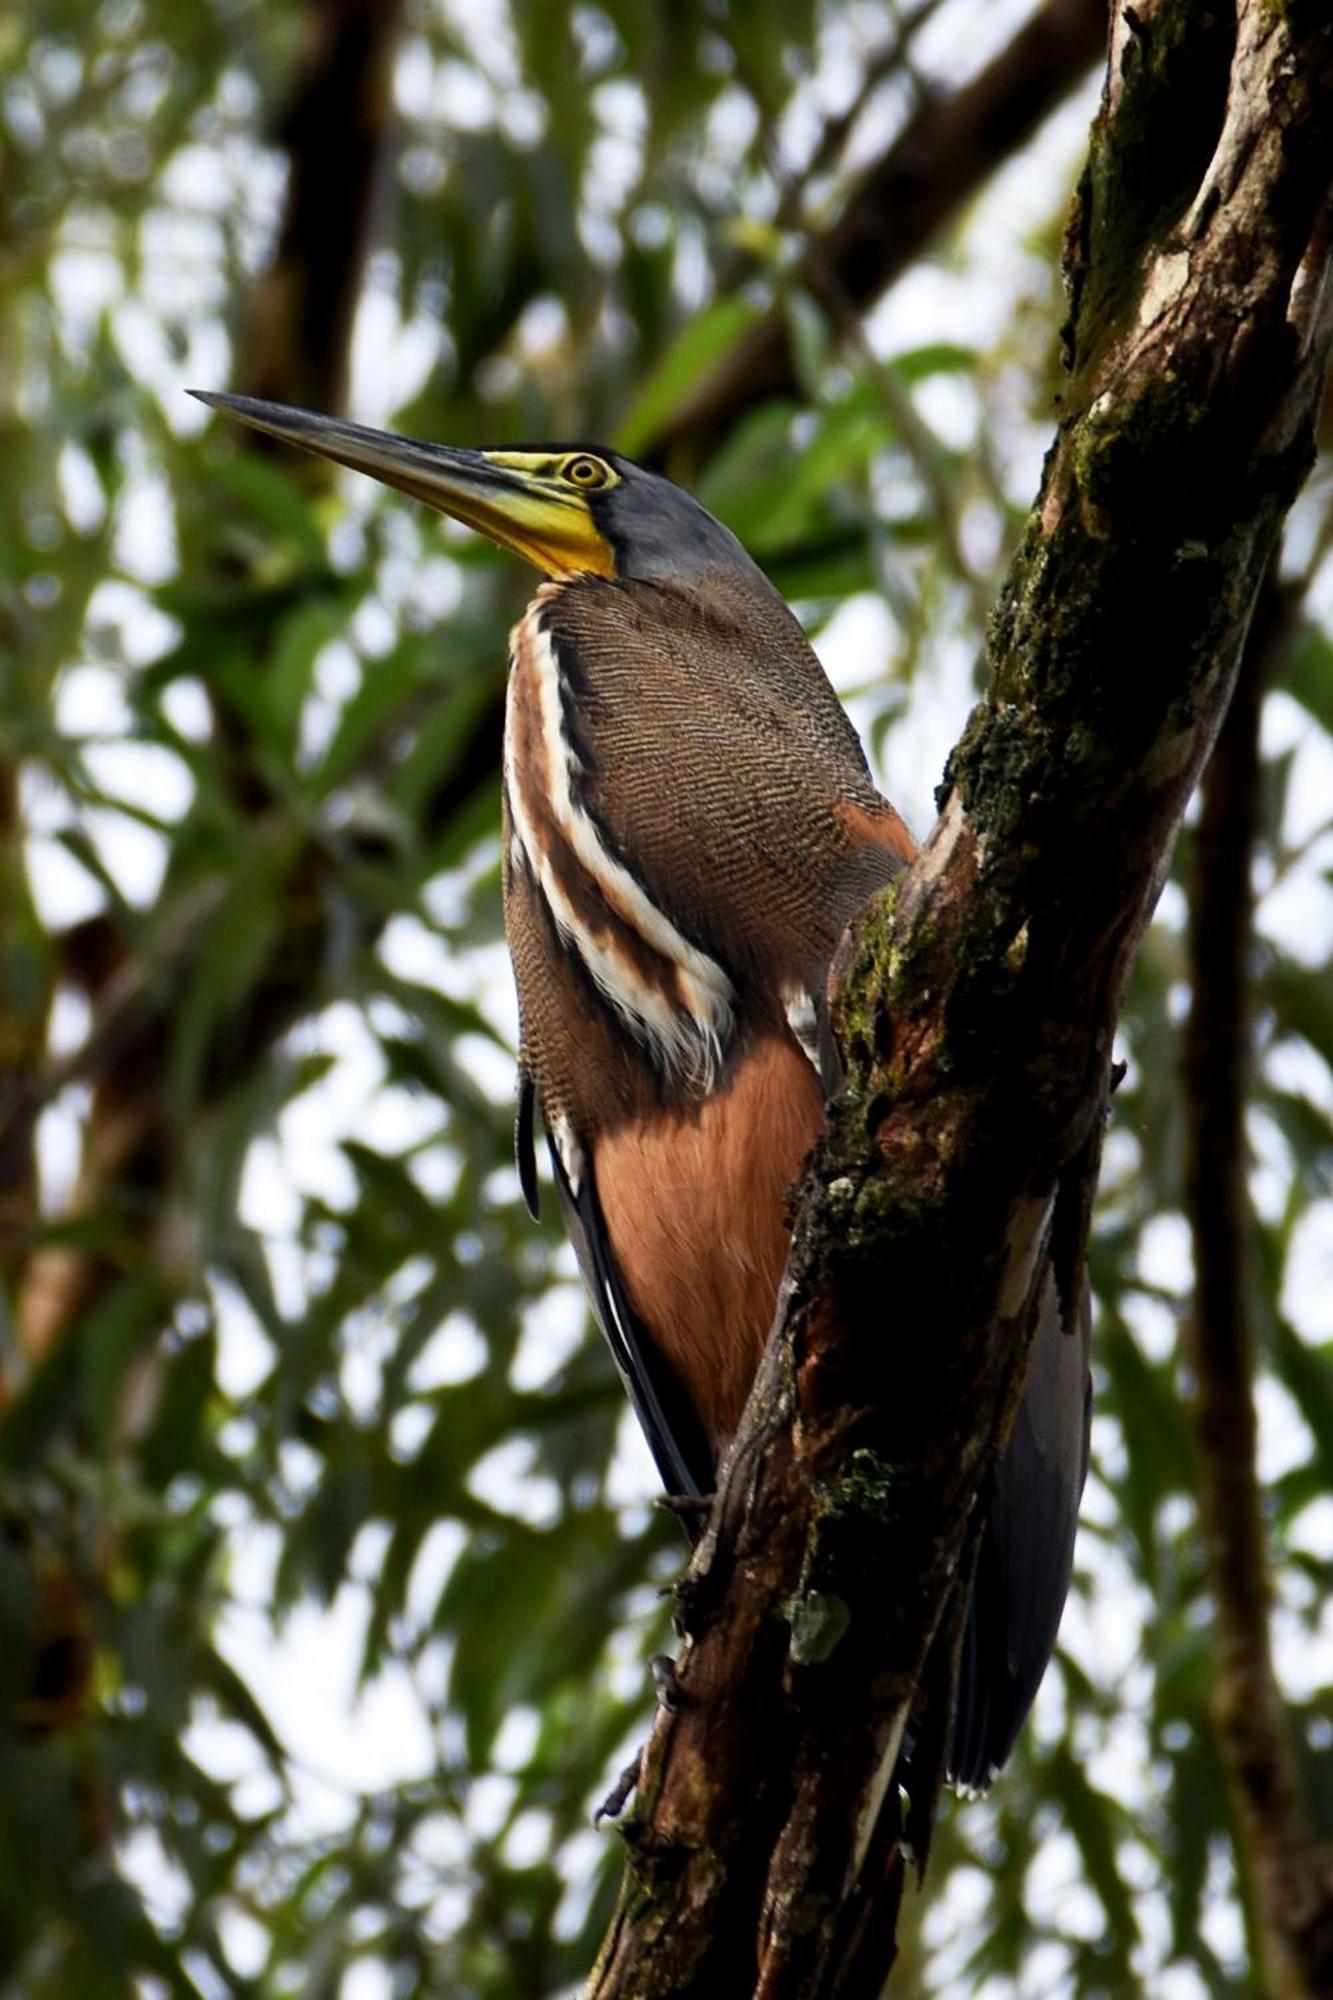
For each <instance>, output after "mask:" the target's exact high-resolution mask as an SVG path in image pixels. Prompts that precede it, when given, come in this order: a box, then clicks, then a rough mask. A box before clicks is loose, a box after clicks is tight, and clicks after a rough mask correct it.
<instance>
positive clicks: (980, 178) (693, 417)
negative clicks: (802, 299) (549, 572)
mask: <svg viewBox="0 0 1333 2000" xmlns="http://www.w3.org/2000/svg"><path fill="white" fill-rule="evenodd" d="M1105 36H1106V7H1105V0H1046V5H1045V6H1044V7H1043V8H1042V9H1041V10H1040V12H1039V13H1037V14H1035V15H1034V16H1033V18H1032V20H1030V21H1029V22H1028V23H1027V25H1026V26H1025V27H1023V28H1022V29H1020V31H1019V33H1018V34H1017V35H1016V36H1015V37H1014V39H1013V41H1012V42H1010V43H1009V45H1008V46H1007V48H1005V49H1003V50H1002V51H1001V52H1000V54H999V55H998V56H996V57H995V59H994V61H993V62H991V63H989V64H988V65H987V67H986V68H985V69H983V70H982V71H981V72H980V74H979V75H978V76H976V77H974V78H973V79H972V81H971V82H970V83H967V84H964V85H963V87H962V89H961V90H958V91H955V92H954V93H953V95H952V96H948V97H941V96H932V97H927V98H925V99H924V100H923V101H922V103H921V104H920V105H919V106H918V108H917V109H916V111H915V112H914V113H913V114H912V116H911V117H910V118H909V119H908V121H907V123H906V125H905V126H904V127H903V129H902V131H901V132H900V133H899V134H898V136H897V137H896V138H895V139H894V141H893V143H892V144H891V145H890V146H889V147H888V149H887V150H886V151H885V152H884V154H883V155H882V156H881V157H880V159H878V160H877V161H876V162H875V164H874V165H873V166H872V167H871V168H870V169H869V171H868V172H867V173H866V175H865V177H864V178H863V180H862V181H861V183H860V185H859V187H858V188H857V189H856V192H855V193H854V194H853V195H852V196H851V198H850V200H849V201H848V202H847V204H846V206H845V207H844V208H843V210H842V211H841V213H840V214H839V215H838V217H837V219H836V220H835V221H834V222H833V223H832V224H831V226H830V227H829V229H828V230H827V231H826V232H825V233H824V234H823V235H822V236H820V237H818V238H816V239H815V240H814V241H813V242H812V243H811V245H810V248H809V250H808V251H807V253H806V255H805V256H804V258H803V259H802V260H801V261H800V263H799V264H798V266H797V271H796V274H795V282H796V283H797V284H798V285H799V286H801V287H802V288H803V289H805V290H807V291H809V292H812V293H813V294H814V296H815V297H816V298H821V299H826V291H825V287H826V282H827V281H829V280H831V281H832V282H833V284H834V286H835V287H836V297H837V299H838V300H839V301H842V302H845V303H846V304H848V305H850V306H851V307H853V308H854V309H855V310H856V311H860V312H864V311H865V310H866V308H867V307H868V306H870V305H873V304H874V302H875V300H876V299H878V298H879V297H880V296H881V295H882V294H883V293H884V292H886V291H887V290H888V288H889V286H890V285H892V284H893V283H894V281H895V280H896V279H897V278H899V277H901V275H902V273H903V272H904V271H905V270H906V269H907V267H908V265H909V264H910V263H911V262H912V261H913V259H914V258H916V257H919V256H920V255H921V253H922V251H923V250H924V249H925V247H926V245H927V244H928V243H929V242H930V240H931V238H932V237H933V236H934V235H935V234H936V232H937V231H938V230H939V229H940V227H941V226H942V224H943V223H944V222H945V221H946V220H947V218H948V217H949V216H951V215H954V214H956V213H957V211H958V209H959V208H960V207H961V206H962V204H963V203H964V202H965V201H967V200H968V198H969V197H970V196H971V195H973V194H975V193H976V191H977V189H978V188H979V187H980V186H981V185H982V184H983V183H984V182H985V181H986V180H987V179H988V178H989V176H990V175H991V174H992V173H994V172H995V169H996V168H997V167H999V166H1000V165H1001V164H1002V163H1003V162H1004V161H1005V160H1007V159H1008V158H1009V157H1010V155H1011V154H1012V153H1014V152H1016V151H1017V150H1018V148H1019V147H1020V146H1022V145H1023V144H1024V143H1025V142H1026V141H1027V140H1028V139H1029V138H1030V137H1031V136H1032V134H1033V132H1035V131H1036V129H1037V127H1038V125H1040V123H1041V122H1042V120H1043V119H1044V118H1046V117H1049V115H1050V113H1051V112H1052V111H1053V110H1054V109H1055V107H1056V105H1057V104H1059V103H1060V102H1061V100H1062V99H1063V98H1064V97H1066V96H1067V95H1068V93H1069V91H1070V90H1072V89H1073V87H1074V85H1075V84H1076V83H1078V82H1079V81H1080V80H1081V79H1082V78H1083V77H1084V76H1085V75H1086V74H1087V72H1088V71H1089V70H1090V69H1091V67H1092V65H1093V63H1094V62H1095V61H1096V59H1097V57H1098V55H1099V54H1100V52H1101V49H1102V47H1103V44H1104V41H1105ZM826 303H827V299H826ZM797 380H798V377H797V372H796V361H795V357H794V355H793V353H792V347H791V335H790V330H789V327H788V323H787V318H786V315H785V313H783V312H782V310H781V309H780V308H779V307H774V308H773V310H772V311H770V312H768V313H766V314H765V315H764V317H763V318H762V319H761V320H759V321H758V322H757V323H756V324H755V325H754V326H753V327H752V328H751V329H750V331H749V333H748V334H747V335H746V336H745V337H744V338H743V339H741V340H740V341H738V342H737V343H736V345H735V346H734V347H733V348H732V349H731V351H730V352H729V353H728V354H727V355H726V356H725V357H724V359H723V360H722V361H721V362H720V363H719V365H718V367H717V368H716V369H715V370H714V371H713V373H712V374H710V375H709V376H708V377H707V378H706V379H705V380H704V381H703V382H702V383H701V384H700V385H699V387H698V388H697V389H696V390H695V392H694V394H693V395H692V396H690V397H689V398H688V400H687V401H686V402H685V404H684V405H683V406H682V407H681V409H680V410H678V411H677V413H676V415H675V416H674V417H673V419H672V421H671V423H670V424H669V425H668V426H667V428H666V430H665V431H664V432H663V433H662V434H661V435H660V436H659V437H658V438H656V439H655V440H654V442H653V444H652V446H651V448H650V450H649V453H648V456H649V457H650V458H651V459H652V461H653V462H655V463H665V462H670V463H671V465H672V466H673V467H675V468H677V469H680V468H684V469H685V470H686V471H688V470H689V469H690V468H692V467H694V466H696V465H698V464H699V463H700V462H701V461H702V460H704V459H705V458H707V457H708V456H709V454H710V452H712V451H713V450H715V449H716V447H717V445H718V444H719V442H720V441H721V439H722V437H723V436H725V435H726V434H727V433H728V432H729V431H731V430H733V429H734V428H735V426H736V424H737V423H738V421H739V420H740V418H741V417H743V416H744V415H745V414H746V412H747V411H749V410H752V409H753V408H754V407H755V406H756V404H758V403H762V402H766V401H767V400H768V399H769V398H770V397H773V396H790V395H793V394H795V392H796V388H797Z"/></svg>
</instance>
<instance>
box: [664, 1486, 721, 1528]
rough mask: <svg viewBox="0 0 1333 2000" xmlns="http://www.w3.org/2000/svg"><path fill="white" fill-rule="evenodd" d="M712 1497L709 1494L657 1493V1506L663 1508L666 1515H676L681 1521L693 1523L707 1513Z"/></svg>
mask: <svg viewBox="0 0 1333 2000" xmlns="http://www.w3.org/2000/svg"><path fill="white" fill-rule="evenodd" d="M714 1497H715V1496H714V1495H713V1494H711V1493H659V1494H658V1496H657V1504H658V1506H659V1507H664V1508H665V1509H666V1511H667V1513H668V1514H675V1515H678V1516H679V1517H680V1519H681V1520H685V1521H693V1520H698V1519H699V1518H700V1517H701V1516H702V1515H704V1514H706V1513H707V1512H708V1510H709V1508H710V1507H711V1506H712V1504H713V1500H714Z"/></svg>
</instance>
